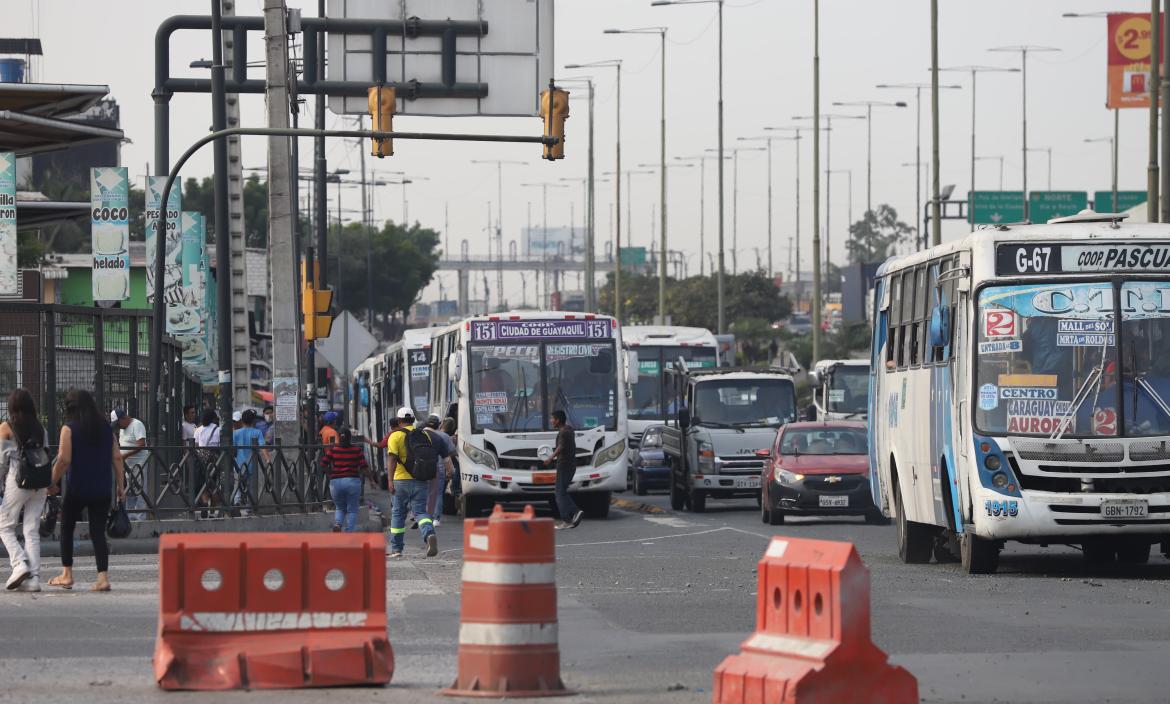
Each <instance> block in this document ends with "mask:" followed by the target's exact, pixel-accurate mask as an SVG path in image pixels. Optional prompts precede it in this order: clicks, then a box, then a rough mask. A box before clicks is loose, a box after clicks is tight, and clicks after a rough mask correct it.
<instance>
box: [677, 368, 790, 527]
mask: <svg viewBox="0 0 1170 704" xmlns="http://www.w3.org/2000/svg"><path fill="white" fill-rule="evenodd" d="M665 386H666V389H665V392H666V393H667V394H668V398H667V408H668V409H669V416H668V419H667V423H668V424H667V427H666V428H665V429H664V430H663V432H662V445H663V449H664V450H665V452H666V455H667V457H668V459H669V462H670V465H671V473H670V506H671V508H673V509H674V510H676V511H677V510H682V509H683V508H687V509H689V510H691V511H695V512H702V511H705V510H706V507H707V497H709V496H710V497H714V498H720V499H724V498H740V497H743V498H755V499H756V501H757V502H758V501H759V498H760V475H761V472H762V470H763V467H764V462H765V460H766V459H767V457H768V451H769V449H770V448H771V446H772V441H773V440H775V438H776V430H777V428H779V427H780V426H781V425H784V424H785V423H789V422H791V421H794V420H796V387H795V385H794V384H793V382H792V372H791V370H788V369H771V368H748V369H728V368H721V369H710V370H686V369H682V368H678V366H677V365H676V368H674V369H668V370H667V376H666V384H665Z"/></svg>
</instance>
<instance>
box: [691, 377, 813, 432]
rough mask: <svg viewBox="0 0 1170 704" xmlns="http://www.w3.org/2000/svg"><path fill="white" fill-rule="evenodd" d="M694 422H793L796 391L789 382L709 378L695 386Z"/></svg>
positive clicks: (748, 424)
mask: <svg viewBox="0 0 1170 704" xmlns="http://www.w3.org/2000/svg"><path fill="white" fill-rule="evenodd" d="M692 416H693V417H694V423H696V424H706V425H732V426H777V427H778V426H781V425H783V424H785V423H789V422H792V421H794V420H796V391H795V388H794V387H793V386H792V382H791V381H789V380H788V379H719V380H716V379H712V380H710V381H702V382H699V383H698V384H697V385H696V386H695V407H694V410H693V411H692Z"/></svg>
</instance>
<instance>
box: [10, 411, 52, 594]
mask: <svg viewBox="0 0 1170 704" xmlns="http://www.w3.org/2000/svg"><path fill="white" fill-rule="evenodd" d="M48 444H49V436H48V433H46V432H45V429H44V427H43V426H41V422H40V420H38V418H37V407H36V404H35V403H34V402H33V397H32V394H30V393H29V392H28V391H25V390H24V389H13V390H12V393H11V394H9V395H8V420H7V421H6V422H4V423H0V485H3V486H4V503H3V504H0V539H3V541H4V549H5V550H7V551H8V562H9V563H10V564H11V565H12V574H11V575H10V576H9V577H8V582H7V583H6V584H5V588H6V589H8V590H9V591H16V590H19V591H22V592H39V591H40V590H41V579H40V575H41V534H40V530H39V528H40V521H41V510H42V509H43V508H44V506H45V497H46V496H47V495H48V491H47V489H48V483H47V480H48V479H49V476H48V468H49V455H48V453H47V452H46V451H45V446H46V445H48ZM38 472H39V473H40V474H42V475H43V476H44V478H45V480H46V481H44V482H41V481H36V480H35V475H36V474H37V473H38ZM30 478H31V481H30ZM21 484H25V485H27V488H22V487H21V486H20V485H21ZM37 484H40V485H41V486H37ZM22 510H23V511H24V525H23V526H22V528H23V530H24V547H23V548H22V547H21V545H20V542H19V541H18V540H17V538H16V525H17V522H18V521H19V519H20V512H21V511H22Z"/></svg>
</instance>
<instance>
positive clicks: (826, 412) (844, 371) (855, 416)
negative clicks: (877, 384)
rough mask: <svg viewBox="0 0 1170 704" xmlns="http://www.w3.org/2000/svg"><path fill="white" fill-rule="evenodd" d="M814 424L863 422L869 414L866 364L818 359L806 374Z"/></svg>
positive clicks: (864, 360)
mask: <svg viewBox="0 0 1170 704" xmlns="http://www.w3.org/2000/svg"><path fill="white" fill-rule="evenodd" d="M809 381H810V382H811V385H812V394H813V406H814V407H815V408H816V411H817V417H816V420H865V415H866V413H868V412H869V360H868V359H822V360H821V361H819V362H817V363H816V364H815V365H814V366H813V369H812V372H811V373H810V374H809Z"/></svg>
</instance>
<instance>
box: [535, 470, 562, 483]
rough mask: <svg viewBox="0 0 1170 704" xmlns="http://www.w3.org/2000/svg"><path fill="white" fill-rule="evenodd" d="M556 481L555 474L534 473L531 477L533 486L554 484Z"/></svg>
mask: <svg viewBox="0 0 1170 704" xmlns="http://www.w3.org/2000/svg"><path fill="white" fill-rule="evenodd" d="M556 481H557V473H556V472H536V473H534V474H533V475H532V483H533V484H555V483H556Z"/></svg>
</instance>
